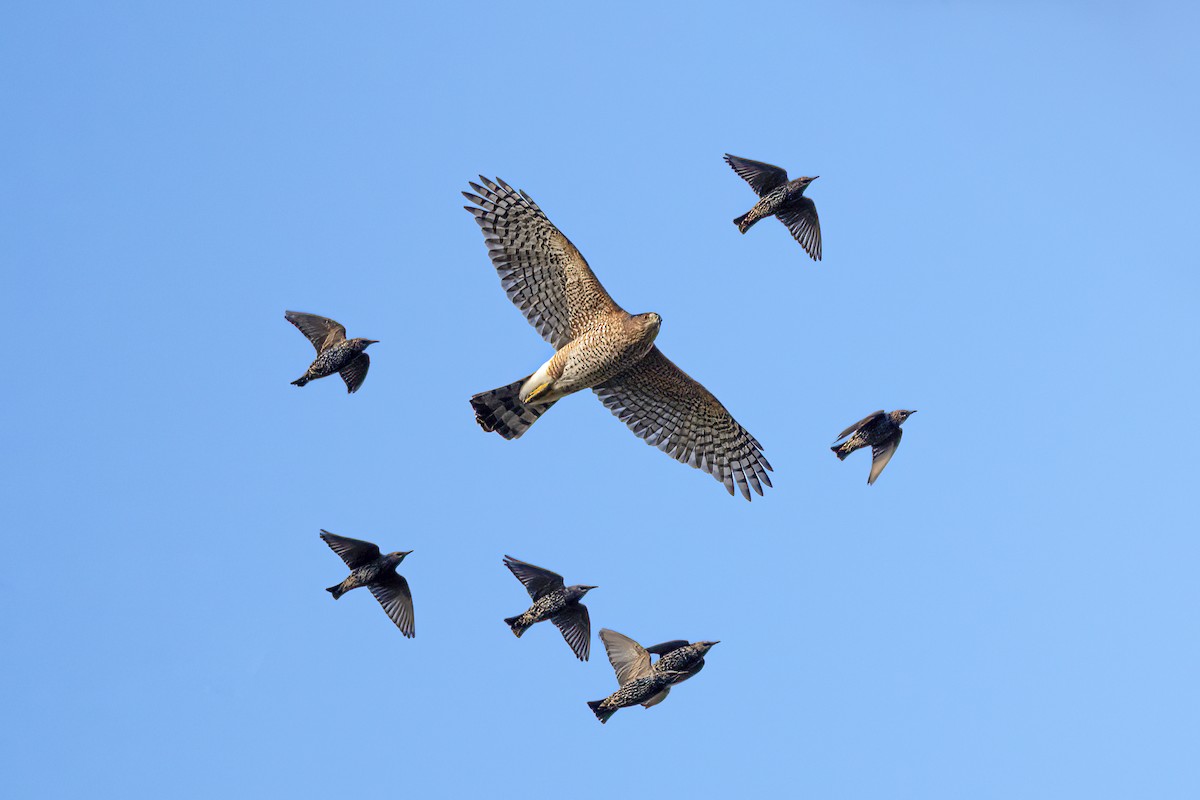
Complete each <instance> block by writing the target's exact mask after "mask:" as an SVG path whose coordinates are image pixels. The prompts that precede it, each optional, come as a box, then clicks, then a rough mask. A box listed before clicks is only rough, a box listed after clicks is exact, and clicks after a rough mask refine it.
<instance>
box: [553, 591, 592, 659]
mask: <svg viewBox="0 0 1200 800" xmlns="http://www.w3.org/2000/svg"><path fill="white" fill-rule="evenodd" d="M550 621H551V622H553V623H554V624H555V625H556V626H557V627H558V629H559V631H561V632H562V635H563V638H564V639H566V640H567V644H569V645H570V646H571V649H572V650H574V651H575V656H576V657H577V658H578V659H579V660H580V661H587V660H588V656H589V655H590V654H591V651H592V621H591V619H590V618H589V617H588V610H587V606H585V605H584V604H583V603H571V604H570V605H568V606H567V607H566V608H565V609H563V610H562V611H560V612H558V613H557V614H555V615H554V616H553V617H551V618H550Z"/></svg>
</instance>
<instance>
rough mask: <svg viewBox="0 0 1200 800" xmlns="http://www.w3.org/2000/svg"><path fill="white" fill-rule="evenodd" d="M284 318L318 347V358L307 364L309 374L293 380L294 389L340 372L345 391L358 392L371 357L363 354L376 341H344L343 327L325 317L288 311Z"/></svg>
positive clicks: (365, 377)
mask: <svg viewBox="0 0 1200 800" xmlns="http://www.w3.org/2000/svg"><path fill="white" fill-rule="evenodd" d="M283 317H284V319H286V320H287V321H288V322H290V323H292V324H293V325H295V326H296V327H297V328H299V329H300V332H301V333H303V334H304V335H305V336H307V337H308V340H309V341H310V342H312V343H313V347H315V348H317V358H316V360H315V361H313V362H312V363H311V364H309V365H308V371H307V372H305V373H304V374H303V375H301V376H300V377H299V378H297V379H296V380H294V381H292V385H293V386H303V385H304V384H306V383H308V382H309V381H315V380H316V379H317V378H324V377H327V376H329V375H332V374H333V373H335V372H337V373H340V374H341V376H342V380H344V381H345V382H346V391H347V392H351V393H353V392H357V391H358V387H360V386H362V384H363V381H365V380H366V379H367V370H368V369H369V368H370V366H371V357H370V356H368V355H367V354H366V353H364V352H363V351H364V350H366V349H367V347H369V346H370V345H373V344H375V343H376V342H378V341H379V340H378V339H347V338H346V328H345V327H344V326H343V325H342V324H341V323H338V322H334V321H333V320H331V319H329V318H328V317H318V316H317V315H316V314H304V313H301V312H299V311H288V312H286V313H285V314H284V315H283Z"/></svg>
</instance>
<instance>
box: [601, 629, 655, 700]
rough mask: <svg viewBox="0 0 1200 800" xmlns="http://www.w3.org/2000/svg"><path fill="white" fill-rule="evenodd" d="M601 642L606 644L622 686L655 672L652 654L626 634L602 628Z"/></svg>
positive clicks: (605, 646) (610, 659) (609, 657)
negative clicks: (651, 663) (651, 660)
mask: <svg viewBox="0 0 1200 800" xmlns="http://www.w3.org/2000/svg"><path fill="white" fill-rule="evenodd" d="M600 641H602V642H604V649H605V650H607V651H608V660H609V662H610V663H611V664H612V666H613V669H614V670H616V673H617V683H619V684H621V685H622V686H624V685H625V684H627V683H629V682H630V681H636V680H637V679H638V678H644V677H646V676H647V675H650V674H652V673H653V672H654V670H653V669H652V668H651V667H650V654H649V653H648V652H646V650H645V649H644V648H643V647H642V646H641V645H640V644H638V643H637V642H635V641H634V640H633V639H630V638H629V637H628V636H626V635H625V634H623V633H617V632H616V631H611V630H609V629H608V628H601V629H600Z"/></svg>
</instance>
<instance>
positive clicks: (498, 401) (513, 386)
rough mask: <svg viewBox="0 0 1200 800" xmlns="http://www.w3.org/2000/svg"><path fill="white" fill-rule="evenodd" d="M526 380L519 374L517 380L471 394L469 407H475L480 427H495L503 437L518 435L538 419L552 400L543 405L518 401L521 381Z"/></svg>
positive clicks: (490, 428) (513, 437) (511, 437)
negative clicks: (519, 378)
mask: <svg viewBox="0 0 1200 800" xmlns="http://www.w3.org/2000/svg"><path fill="white" fill-rule="evenodd" d="M526 380H528V377H525V378H522V379H521V380H519V381H517V382H516V383H510V384H509V385H508V386H501V387H500V388H499V389H492V390H491V391H490V392H480V393H479V394H477V395H475V396H474V397H472V398H471V408H473V409H475V421H476V422H478V423H479V427H481V428H483V429H484V430H485V431H488V432H489V433H490V432H492V431H495V432H496V433H498V434H500V435H501V436H503V437H504V438H505V439H519V438H520V437H521V434H523V433H525V431H527V430H529V426H530V425H532V424H533V423H535V422H537V420H538V417H540V416H541V415H542V414H545V413H546V411H547V410H548V409H549V408H550V406H552V405H554V403H545V404H543V405H525V404H524V403H522V402H521V398H520V394H521V385H522V384H524V383H525V381H526Z"/></svg>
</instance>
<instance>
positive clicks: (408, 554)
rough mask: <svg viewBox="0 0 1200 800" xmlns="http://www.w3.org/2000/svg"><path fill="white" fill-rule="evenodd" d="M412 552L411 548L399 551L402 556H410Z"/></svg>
mask: <svg viewBox="0 0 1200 800" xmlns="http://www.w3.org/2000/svg"><path fill="white" fill-rule="evenodd" d="M412 554H413V551H412V550H405V551H403V552H402V553H400V555H402V556H411V555H412Z"/></svg>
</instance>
